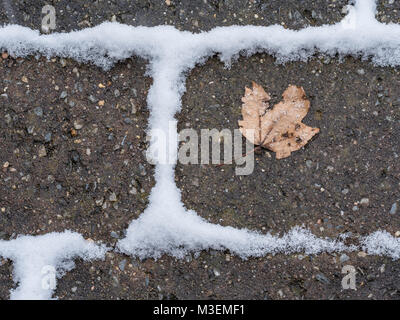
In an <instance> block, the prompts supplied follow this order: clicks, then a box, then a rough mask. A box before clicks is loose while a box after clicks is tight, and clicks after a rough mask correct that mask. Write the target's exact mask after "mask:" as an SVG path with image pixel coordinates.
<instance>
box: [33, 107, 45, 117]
mask: <svg viewBox="0 0 400 320" xmlns="http://www.w3.org/2000/svg"><path fill="white" fill-rule="evenodd" d="M33 112H34V113H35V114H36V115H37V116H38V117H41V116H43V109H42V108H41V107H36V108H35V109H33Z"/></svg>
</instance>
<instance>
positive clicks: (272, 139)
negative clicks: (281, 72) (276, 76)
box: [239, 82, 319, 159]
mask: <svg viewBox="0 0 400 320" xmlns="http://www.w3.org/2000/svg"><path fill="white" fill-rule="evenodd" d="M270 99H271V98H270V96H269V94H268V93H266V92H265V91H264V89H263V88H262V87H261V86H260V85H258V84H257V83H255V82H253V89H249V88H247V87H246V91H245V95H244V97H243V98H242V101H243V105H242V116H243V120H240V121H239V127H240V131H241V132H242V134H243V135H244V136H245V137H246V138H247V140H249V141H250V142H251V143H253V144H254V145H259V146H262V147H264V148H267V149H269V150H271V151H274V152H276V158H277V159H283V158H286V157H289V156H290V154H291V153H292V152H293V151H296V150H299V149H300V148H301V147H303V146H304V145H306V144H307V142H308V141H309V140H310V139H311V138H312V137H313V136H314V135H315V134H317V133H318V132H319V129H318V128H311V127H309V126H307V125H305V124H304V123H302V122H301V121H302V120H303V118H304V117H305V116H306V115H307V113H308V110H309V109H310V101H309V100H307V98H306V94H305V92H304V90H303V88H302V87H296V86H292V85H290V86H289V87H288V88H287V89H286V90H285V92H284V93H283V100H282V101H281V102H279V103H278V104H276V105H275V106H274V107H273V108H271V109H269V103H268V101H269V100H270ZM249 129H252V130H249ZM253 130H254V131H253ZM253 132H254V134H252V133H253Z"/></svg>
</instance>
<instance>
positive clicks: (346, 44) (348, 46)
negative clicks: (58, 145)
mask: <svg viewBox="0 0 400 320" xmlns="http://www.w3.org/2000/svg"><path fill="white" fill-rule="evenodd" d="M375 7H376V4H375V1H374V0H357V1H355V3H354V5H351V6H349V8H348V14H347V15H346V17H345V18H344V19H343V20H342V21H341V22H339V23H337V24H335V25H324V26H321V27H308V28H305V29H302V30H299V31H294V30H288V29H284V28H283V27H282V26H279V25H274V26H268V27H260V26H257V27H256V26H231V27H218V28H215V29H213V30H211V31H209V32H203V33H200V34H192V33H190V32H181V31H178V30H176V29H175V28H173V27H171V26H158V27H151V28H148V27H131V26H127V25H122V24H119V23H108V22H107V23H103V24H101V25H99V26H97V27H94V28H89V29H85V30H81V31H76V32H70V33H56V34H51V35H40V34H39V32H38V31H34V30H31V29H29V28H25V27H22V26H17V25H9V26H5V27H2V28H0V48H1V49H5V50H7V51H8V52H9V53H10V54H11V55H13V56H21V57H24V56H27V55H32V54H40V55H44V56H46V57H51V56H60V57H70V58H73V59H75V60H77V61H80V62H85V63H87V62H91V63H93V64H95V65H97V66H100V67H102V68H104V69H105V70H107V69H109V68H111V67H112V65H113V64H114V63H115V62H117V61H120V60H124V59H126V58H128V57H130V56H132V55H137V56H140V57H143V58H145V59H148V60H149V67H148V74H149V75H150V76H151V77H153V85H152V87H151V89H150V91H149V94H148V97H147V103H148V107H149V109H150V111H151V115H150V121H149V130H158V131H160V130H161V131H163V132H165V133H168V130H169V128H170V126H169V124H170V122H171V121H173V120H174V115H175V114H176V113H177V112H179V111H180V108H181V97H182V95H183V94H184V92H185V74H186V73H187V72H188V71H189V70H190V69H192V68H193V67H195V66H196V65H198V64H201V63H203V62H205V61H206V59H207V58H208V57H210V56H213V55H214V54H218V55H219V57H220V59H221V61H223V62H224V63H225V64H226V65H227V66H229V65H230V64H231V63H232V60H234V59H235V58H237V57H238V55H239V54H243V55H251V54H254V53H255V52H266V53H269V54H271V55H274V56H275V57H276V58H277V61H278V62H281V63H284V62H287V61H293V60H302V61H306V60H308V59H310V58H312V56H313V55H314V54H315V53H317V52H319V53H322V54H325V55H331V56H333V55H339V56H345V55H352V56H355V57H359V58H361V59H370V60H371V62H372V63H373V64H375V65H377V66H399V65H400V26H399V25H395V24H381V23H379V22H378V21H376V20H375V17H374V16H375V10H376V8H375ZM161 141H162V140H159V141H157V140H154V141H152V142H151V145H150V154H151V153H153V151H154V150H156V149H157V148H160V149H162V148H165V147H166V146H163V145H161ZM167 147H168V148H167V150H168V151H169V158H170V159H172V160H173V161H172V164H161V163H158V164H157V165H156V169H155V181H156V185H155V187H154V188H153V190H152V192H151V194H150V199H149V200H150V203H149V206H148V208H147V209H146V210H145V211H144V212H143V213H142V214H141V216H140V217H139V218H138V219H137V220H134V221H132V222H131V224H130V226H129V228H128V230H127V235H126V238H124V239H122V240H120V241H119V242H118V247H117V250H119V251H120V252H123V253H126V254H129V255H132V256H138V257H140V258H145V257H154V258H158V257H160V256H161V255H162V254H169V255H172V256H176V257H179V258H181V257H183V256H184V255H185V254H187V253H188V252H193V251H194V252H197V251H200V250H207V249H210V248H213V249H217V250H226V249H228V250H230V251H231V252H232V253H234V254H237V255H238V256H240V257H242V258H248V257H252V256H263V255H265V254H268V253H272V254H275V253H287V254H289V253H295V252H305V253H308V254H317V253H320V252H334V251H337V252H341V251H354V250H357V249H359V248H360V247H363V248H364V250H366V251H367V252H368V253H370V254H379V255H388V256H390V257H393V258H395V259H397V258H399V257H400V246H399V243H398V242H399V240H397V239H395V238H393V237H391V236H390V235H389V234H388V233H385V232H383V231H379V232H376V233H374V234H371V235H370V236H368V237H366V238H365V239H364V240H363V241H362V242H361V243H360V245H359V246H350V247H348V246H346V245H344V244H343V243H342V242H341V241H340V240H329V239H321V238H317V237H316V236H315V235H313V234H312V233H311V232H310V231H308V230H306V229H304V228H300V227H296V228H294V229H292V230H291V231H290V232H289V233H287V234H285V235H283V236H282V237H278V236H273V235H272V234H270V233H267V234H264V235H263V234H261V233H259V232H256V231H250V230H247V229H240V230H239V229H235V228H232V227H223V226H220V225H215V224H211V223H209V222H207V221H206V220H204V219H202V218H201V217H199V216H198V215H197V214H196V213H195V212H194V211H190V210H186V209H185V208H184V206H183V203H182V201H181V193H180V190H179V189H178V188H177V186H176V184H175V181H174V168H175V163H176V154H177V150H176V141H175V140H174V139H170V140H169V141H167ZM266 208H268V204H266ZM104 250H105V249H104V248H99V247H97V246H95V245H94V244H91V243H87V242H85V241H84V240H83V238H82V237H81V236H79V235H78V234H73V233H69V232H66V233H63V234H48V235H45V236H39V237H21V238H18V239H17V240H12V241H8V242H7V241H2V242H0V255H2V256H3V257H6V258H10V259H12V260H13V261H14V265H15V272H14V273H15V275H14V279H15V280H16V281H17V282H19V283H20V286H19V287H18V288H17V289H16V290H15V291H13V292H12V298H50V297H51V294H52V290H51V289H48V290H43V289H42V288H41V286H40V276H39V275H40V269H41V268H42V267H43V266H45V265H48V264H50V265H52V264H53V265H56V266H57V267H58V270H59V271H58V276H61V275H62V271H64V272H65V271H67V270H70V268H71V267H72V264H71V261H72V259H73V257H82V258H85V259H89V258H90V259H92V258H93V259H97V258H101V257H102V255H103V254H104ZM60 270H61V271H60Z"/></svg>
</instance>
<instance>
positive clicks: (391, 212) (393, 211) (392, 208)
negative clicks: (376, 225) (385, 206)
mask: <svg viewBox="0 0 400 320" xmlns="http://www.w3.org/2000/svg"><path fill="white" fill-rule="evenodd" d="M396 212H397V202H395V203H393V204H392V207H391V208H390V214H395V213H396Z"/></svg>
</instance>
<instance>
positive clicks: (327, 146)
mask: <svg viewBox="0 0 400 320" xmlns="http://www.w3.org/2000/svg"><path fill="white" fill-rule="evenodd" d="M392 2H393V1H390V0H387V1H379V6H378V14H377V18H378V19H379V20H381V21H383V22H397V23H398V22H399V14H398V11H396V10H399V4H398V3H397V2H396V1H394V2H393V3H392ZM9 3H10V4H11V5H12V8H13V10H14V12H15V15H16V17H15V19H16V21H17V23H19V24H22V25H25V26H29V27H32V28H34V29H39V28H40V21H41V14H40V12H41V8H42V6H43V5H44V4H45V2H44V1H30V0H29V1H28V0H25V1H12V0H10V1H9ZM171 3H172V5H171V6H167V5H166V4H165V2H164V1H145V0H143V1H136V2H133V1H94V2H92V3H90V4H89V3H80V2H71V1H53V2H52V4H53V5H54V6H55V7H56V10H57V31H70V30H74V29H82V28H86V27H89V26H94V25H97V24H99V23H101V22H103V21H110V20H112V21H113V20H115V21H119V22H123V23H127V24H131V25H147V26H153V25H159V24H172V25H175V26H176V27H177V28H179V29H180V30H191V31H194V32H198V31H200V30H209V29H211V28H213V27H215V26H223V25H232V24H241V25H246V24H256V25H270V24H275V23H278V24H284V25H285V26H287V27H290V28H296V29H299V28H302V27H304V26H307V25H322V24H326V23H335V22H337V21H339V20H340V19H341V18H342V17H343V16H344V10H343V7H344V6H345V5H346V4H347V1H329V3H328V4H327V1H261V0H260V1H257V0H254V1H239V0H229V1H228V0H227V1H214V0H213V1H196V2H194V1H182V2H180V1H171ZM8 22H9V20H8V18H7V15H6V13H5V11H4V8H3V7H1V9H0V23H8ZM145 68H146V62H145V61H143V60H140V59H135V58H134V59H130V60H128V61H126V62H123V63H121V64H119V65H117V66H115V67H114V68H113V69H112V70H110V71H109V72H107V73H105V72H103V71H101V70H99V69H97V68H95V67H92V66H86V65H79V64H76V63H74V62H72V61H69V60H66V61H64V60H60V59H55V60H53V61H46V60H45V59H39V60H36V59H33V58H30V59H26V60H20V59H18V60H15V59H11V58H7V59H2V60H1V62H0V74H1V76H0V79H1V83H0V94H4V93H5V94H6V95H3V96H0V139H1V147H2V152H1V153H0V209H1V211H0V238H2V239H12V238H14V237H15V236H16V235H17V234H20V233H26V234H34V235H36V234H42V233H45V232H49V231H53V230H56V231H61V230H63V229H65V228H68V229H72V230H74V231H79V232H81V233H83V235H84V236H85V237H86V238H92V239H95V240H103V241H105V242H107V243H108V244H109V245H113V244H114V243H115V242H116V240H117V239H118V238H121V237H123V233H124V230H125V228H126V227H127V223H128V222H129V221H130V220H132V219H134V218H136V217H137V216H138V215H139V214H140V213H141V212H142V211H143V209H144V208H145V207H146V205H147V195H148V193H149V191H150V189H151V186H152V185H153V183H154V181H153V178H152V174H153V169H152V167H151V166H150V165H149V164H148V163H147V162H146V161H145V160H144V156H143V151H144V150H145V149H146V147H147V145H146V141H145V138H144V137H145V129H146V126H147V119H148V110H147V108H146V103H145V99H146V94H147V90H148V88H149V86H150V85H151V79H150V78H147V77H145V76H144V70H145ZM398 73H399V70H397V69H390V68H375V67H373V66H371V65H369V64H367V63H361V62H360V61H358V60H354V59H345V61H343V63H339V62H338V61H337V60H335V59H332V60H324V59H320V58H318V57H316V58H315V59H313V60H312V61H310V63H307V64H305V63H291V64H287V65H285V66H282V65H276V64H275V63H274V60H273V59H272V58H271V57H269V56H267V55H255V56H253V57H251V58H241V59H239V61H238V62H236V63H235V64H233V66H232V68H231V69H230V70H227V69H224V68H223V65H222V64H221V63H220V62H218V60H216V59H210V60H209V61H208V62H207V63H206V64H205V65H204V66H201V67H198V68H196V69H194V70H193V71H192V72H191V73H190V74H189V77H188V80H187V93H186V94H185V95H184V97H183V104H182V113H180V114H178V115H177V119H178V120H179V123H178V126H179V128H184V127H187V126H189V127H193V128H195V129H198V130H199V129H204V128H209V129H212V128H217V129H222V128H230V129H235V128H237V121H238V120H239V119H240V118H241V116H240V106H241V100H240V98H241V97H242V95H243V92H244V87H245V86H246V85H247V86H249V85H250V84H251V81H252V80H254V81H256V82H258V83H259V84H261V85H263V86H264V87H265V88H266V89H267V90H268V91H269V92H270V93H271V94H272V103H275V102H277V101H279V100H280V97H281V94H282V92H283V90H284V89H285V88H287V86H288V85H289V84H296V85H301V86H303V87H304V89H305V91H306V94H307V96H308V98H309V99H310V101H311V110H310V112H309V114H308V115H307V117H306V118H305V119H304V122H305V123H306V124H307V125H310V126H315V127H319V128H321V132H320V133H319V135H317V136H316V137H315V138H314V139H313V140H312V141H311V142H310V143H309V144H308V145H307V146H306V148H304V149H302V150H299V151H297V152H295V153H294V154H293V155H292V156H291V157H290V158H288V159H284V160H280V161H277V160H275V156H274V154H273V153H271V152H266V151H265V150H264V151H262V152H261V153H258V154H257V155H256V161H255V169H254V173H253V174H252V175H250V176H247V177H237V176H235V175H234V166H233V165H225V166H222V167H216V166H212V165H203V166H199V165H198V166H194V165H189V166H182V165H178V166H177V169H176V180H177V183H178V186H179V187H180V188H181V189H182V197H183V201H184V204H185V206H186V207H188V208H192V209H194V210H196V211H197V212H198V213H199V214H200V215H201V216H203V217H204V218H206V219H208V220H210V221H212V222H215V223H220V224H223V225H231V226H235V227H247V228H249V229H253V230H259V231H261V232H267V231H271V232H273V233H275V234H279V233H283V232H286V231H288V230H289V229H290V228H291V227H292V226H294V225H301V224H304V225H305V226H306V227H308V228H310V229H311V230H312V231H313V232H314V233H315V234H317V235H318V236H331V237H335V236H337V235H338V234H339V233H343V232H351V237H350V239H349V242H350V243H352V242H355V241H357V238H358V237H359V236H361V235H366V234H368V233H370V232H372V231H375V230H376V229H378V228H382V229H386V230H388V231H390V232H391V233H392V235H394V234H395V233H396V232H397V231H398V230H400V225H399V222H400V221H399V218H398V215H399V213H400V211H399V210H397V211H396V212H394V213H393V211H392V208H393V205H394V204H395V203H397V208H399V205H400V201H399V200H400V196H399V194H398V189H399V178H400V176H399V175H400V170H399V169H400V168H399V164H398V152H399V151H398V143H399V139H400V132H399V121H400V112H399V110H400V109H399V107H400V100H399V98H400V90H399V80H398V79H399V74H398ZM78 75H79V76H78ZM99 84H102V85H104V88H102V87H99ZM56 87H57V88H58V89H56ZM6 88H7V89H6ZM131 99H133V100H131ZM100 101H104V105H102V106H100V104H102V103H99V102H100ZM133 105H134V107H133ZM49 133H50V135H49ZM125 137H126V138H125ZM122 142H123V143H122ZM88 149H90V151H88ZM126 161H127V162H126ZM362 199H364V200H363V201H362ZM365 199H368V201H367V202H366V200H365ZM396 201H397V202H396ZM3 208H4V210H3ZM391 211H392V213H393V214H391V213H390V212H391ZM344 265H353V266H354V267H355V268H356V270H357V278H356V279H357V291H353V290H345V291H343V290H342V288H341V280H342V277H343V274H341V270H342V267H343V266H344ZM399 272H400V265H399V262H398V261H391V259H388V258H384V257H371V256H366V257H365V256H364V254H363V253H357V252H355V253H352V254H347V255H345V254H332V255H329V254H321V255H319V256H305V255H302V254H298V255H290V256H287V255H277V256H274V257H272V256H266V257H263V258H259V259H249V260H247V261H243V260H240V259H238V258H236V257H233V256H231V255H230V254H229V252H215V251H210V252H203V253H201V254H200V256H199V257H193V256H187V257H186V258H185V259H183V260H176V259H174V258H171V257H166V256H164V257H162V258H161V259H159V260H157V261H154V260H152V259H148V260H145V261H138V260H136V259H133V258H131V257H128V256H125V255H120V254H116V253H109V254H108V255H107V258H106V260H105V261H100V262H99V261H95V262H93V263H87V262H81V261H77V267H76V269H74V270H72V271H71V272H68V273H67V274H66V275H65V276H64V277H63V278H62V279H60V280H59V282H58V287H57V290H56V294H55V295H56V296H58V297H59V298H61V299H189V298H192V299H217V298H220V299H223V298H230V299H239V298H243V299H349V298H352V299H361V298H362V299H367V298H370V299H376V298H378V299H398V298H399V294H400V281H399V280H398V274H399ZM14 286H15V285H14V284H13V282H12V264H11V263H10V262H9V261H5V260H0V298H1V299H8V298H9V290H10V289H11V288H13V287H14Z"/></svg>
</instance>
